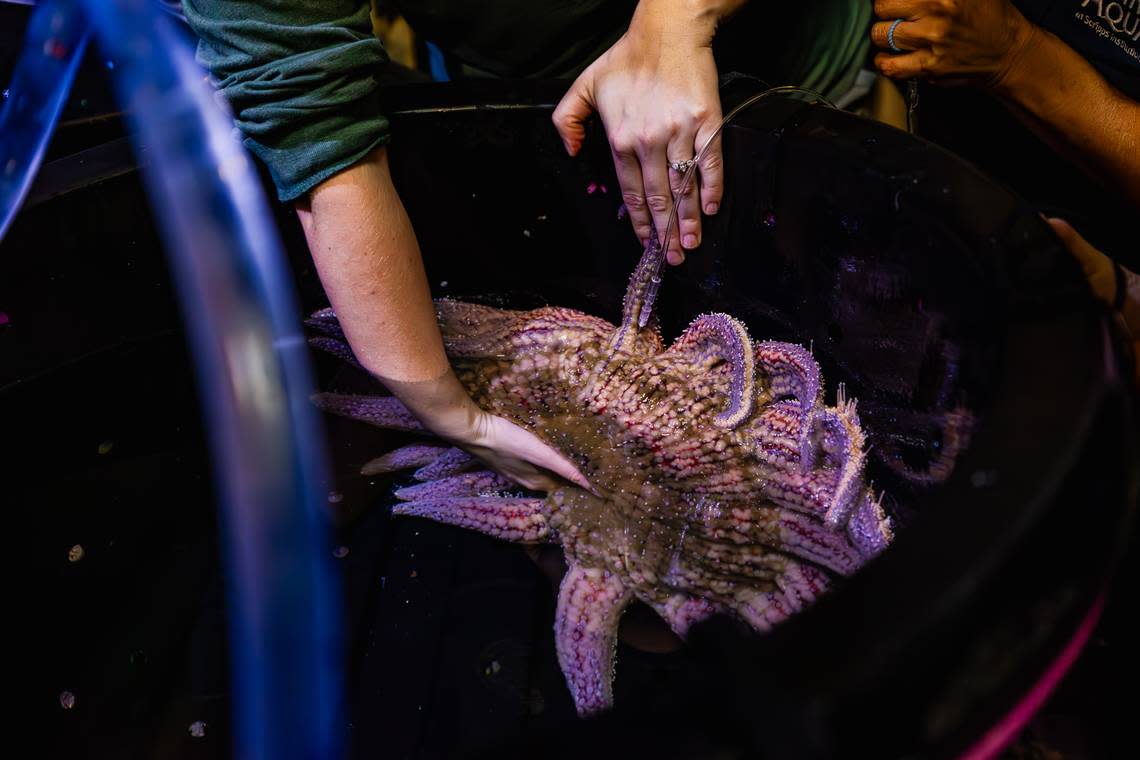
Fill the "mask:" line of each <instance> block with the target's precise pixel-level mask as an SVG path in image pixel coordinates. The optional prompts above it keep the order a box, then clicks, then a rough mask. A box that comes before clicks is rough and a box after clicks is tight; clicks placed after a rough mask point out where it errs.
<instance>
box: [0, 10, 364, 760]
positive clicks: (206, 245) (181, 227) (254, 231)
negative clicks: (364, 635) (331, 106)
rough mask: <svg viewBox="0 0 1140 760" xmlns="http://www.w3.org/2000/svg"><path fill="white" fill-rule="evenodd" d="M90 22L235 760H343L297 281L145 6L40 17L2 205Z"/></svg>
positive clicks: (321, 477)
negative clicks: (182, 369)
mask: <svg viewBox="0 0 1140 760" xmlns="http://www.w3.org/2000/svg"><path fill="white" fill-rule="evenodd" d="M84 16H86V22H89V23H90V25H91V27H92V29H93V31H94V32H95V34H96V37H97V39H98V42H99V45H100V48H101V52H102V53H103V54H105V55H108V56H110V57H111V58H113V59H114V60H115V62H116V66H115V69H114V76H115V85H116V89H117V92H118V96H119V98H120V100H121V102H122V104H123V106H124V108H125V110H126V111H127V112H128V114H129V115H130V118H131V122H132V125H133V128H134V131H135V133H136V136H137V141H136V148H138V146H139V145H140V144H141V145H145V146H146V148H147V156H148V160H147V162H146V166H145V167H144V178H145V180H146V183H147V186H148V189H149V194H150V198H151V202H152V204H153V206H154V210H155V212H156V215H157V217H158V219H159V222H160V224H161V227H162V231H163V235H164V240H165V243H166V248H167V250H168V252H169V255H170V261H171V269H172V271H173V274H174V280H175V283H176V285H177V288H178V294H179V298H180V302H181V307H182V312H183V315H184V318H185V322H186V325H187V330H188V334H189V342H190V347H191V351H192V353H193V356H194V359H195V364H196V367H197V373H198V386H199V388H200V389H201V397H202V400H203V408H204V414H205V417H206V422H207V430H208V431H209V435H210V444H211V450H212V454H213V458H214V468H215V472H216V476H217V477H216V480H217V483H218V487H219V492H220V502H221V508H222V526H223V528H222V529H223V545H224V550H225V553H224V556H225V558H226V585H227V591H228V610H229V621H230V644H231V646H230V651H231V658H230V659H231V674H232V685H233V688H232V693H233V702H234V718H235V720H234V726H235V729H234V733H235V737H234V740H235V756H236V757H240V758H243V759H245V758H249V759H250V760H280V759H286V760H288V759H290V758H307V759H308V758H334V757H339V756H340V754H341V744H342V729H343V724H342V723H341V722H340V716H341V708H342V700H343V694H344V690H343V677H342V667H343V665H342V663H343V658H342V652H341V636H340V622H341V600H340V596H339V593H338V587H337V585H336V583H335V574H334V572H333V568H332V557H331V553H330V549H331V546H330V544H329V542H328V538H329V536H328V525H327V519H326V515H325V512H324V510H325V509H326V508H327V503H326V498H325V497H326V494H327V483H328V481H327V478H326V471H325V464H326V461H325V451H324V448H323V440H324V439H323V433H322V431H321V429H320V426H319V420H318V419H317V417H316V411H315V410H314V408H313V407H312V406H311V405H310V404H309V400H308V399H309V395H310V393H311V391H312V390H313V382H312V378H311V376H310V371H309V363H308V352H307V346H306V343H305V340H304V336H303V334H302V333H301V330H300V325H299V321H298V315H299V310H298V308H297V304H296V302H295V299H294V296H293V284H292V279H291V276H290V273H289V271H288V270H287V268H286V266H285V259H284V256H283V254H282V251H281V247H280V244H279V242H278V239H277V234H276V230H275V228H274V226H273V223H272V220H271V216H270V213H269V209H268V207H267V206H266V203H265V199H264V196H263V194H262V192H261V187H260V184H259V182H258V180H257V176H256V174H255V172H254V170H253V167H252V165H251V164H250V161H249V158H248V157H247V155H246V154H245V152H244V151H243V149H242V147H241V145H240V144H239V142H238V141H237V139H236V138H235V137H234V136H233V130H232V122H231V119H230V117H229V116H228V115H227V114H226V113H225V112H224V111H223V110H222V109H221V107H219V106H218V105H217V103H216V102H215V100H214V98H213V92H212V91H211V89H210V87H209V86H208V85H207V83H206V82H205V80H204V76H203V72H202V71H201V69H200V68H199V67H198V66H197V65H196V64H195V63H194V60H193V53H192V50H191V46H190V44H189V42H188V41H187V40H186V39H184V38H183V37H182V36H181V35H180V34H178V33H177V31H176V30H175V29H174V28H173V26H172V22H171V20H170V19H169V18H168V17H167V16H165V15H163V14H162V11H161V10H160V8H159V6H158V4H157V3H155V2H154V1H153V0H51V1H50V2H47V3H41V4H40V5H39V7H38V8H37V9H36V11H35V14H34V16H33V19H32V22H31V27H30V35H29V39H30V40H31V41H32V47H30V48H28V49H26V50H25V51H24V54H23V56H22V58H21V61H20V63H19V65H18V67H17V74H18V76H17V79H16V80H15V81H14V82H13V84H12V91H13V94H12V96H11V98H15V99H16V102H17V103H19V104H22V105H20V107H19V108H18V109H12V111H11V114H10V113H9V110H8V109H7V108H6V109H5V115H6V116H7V117H8V118H9V119H10V121H8V122H6V124H8V125H9V126H8V127H6V128H5V130H4V135H5V138H4V139H5V142H4V143H2V145H5V146H7V150H8V151H9V155H10V156H11V158H10V159H8V160H12V161H16V162H17V163H16V164H15V165H16V167H17V168H18V169H19V172H15V173H13V176H16V175H17V174H18V175H19V176H20V177H21V181H20V182H19V183H17V182H12V183H6V184H3V185H0V204H2V205H0V208H2V209H6V210H9V209H10V210H11V212H14V210H15V208H16V207H17V206H18V205H19V201H20V198H21V197H22V196H21V193H23V192H25V191H26V188H27V184H28V182H29V181H30V179H31V175H32V174H33V173H34V169H35V165H36V164H37V163H38V161H39V158H40V156H41V154H42V151H43V146H44V144H45V143H46V141H47V138H48V135H49V134H50V131H51V128H52V125H53V122H54V120H55V117H56V116H57V114H58V110H59V104H60V103H62V101H63V99H64V97H65V96H66V92H67V88H68V86H69V84H70V77H71V76H72V75H73V74H74V71H75V65H76V62H77V61H78V59H79V54H80V52H81V41H82V39H83V36H84V32H83V29H84V27H85V25H86V23H85V19H84V18H83V17H84ZM61 29H62V30H66V31H67V32H68V33H69V34H70V35H71V36H69V37H68V38H67V39H69V40H72V41H73V42H72V43H71V44H70V47H67V48H66V50H67V51H68V52H69V53H70V57H67V56H64V57H63V58H60V57H59V56H56V55H54V54H53V55H50V56H49V58H51V59H52V60H51V61H49V63H50V64H51V65H52V66H55V67H56V68H55V69H54V72H55V73H54V74H53V72H52V71H48V70H47V68H46V65H45V64H44V62H43V60H42V59H43V57H44V54H43V49H42V45H41V47H36V45H38V44H41V41H42V38H43V36H44V33H45V30H47V31H48V32H50V33H51V34H56V35H59V34H60V30H61ZM61 39H62V38H61ZM57 52H58V51H57ZM64 59H66V67H64V63H63V61H64ZM38 66H44V69H43V70H42V71H37V70H36V67H38ZM61 67H63V68H61ZM64 74H66V79H65V78H64ZM53 76H55V77H56V78H55V79H54V80H53V79H52V77H53ZM11 98H10V99H11ZM9 129H10V130H11V132H10V133H9ZM3 168H4V164H0V171H2V170H3ZM25 174H26V175H27V176H26V177H25V176H24V175H25ZM11 212H9V213H11Z"/></svg>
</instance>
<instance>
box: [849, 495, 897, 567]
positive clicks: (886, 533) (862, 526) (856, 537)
mask: <svg viewBox="0 0 1140 760" xmlns="http://www.w3.org/2000/svg"><path fill="white" fill-rule="evenodd" d="M847 535H848V537H849V538H850V539H851V543H852V544H854V545H855V546H856V547H858V549H859V551H860V552H862V554H863V557H864V558H867V557H873V556H875V555H876V554H878V553H879V552H881V551H882V550H883V549H886V548H887V546H888V545H889V544H890V543H891V541H893V540H894V537H895V534H894V529H893V527H892V526H891V521H890V518H888V517H887V514H886V512H884V511H883V504H882V497H881V496H880V498H878V499H872V498H871V494H869V493H868V494H867V495H865V496H864V497H863V500H862V502H861V503H860V504H859V507H858V508H857V509H856V510H855V514H853V515H852V516H851V520H850V521H848V523H847Z"/></svg>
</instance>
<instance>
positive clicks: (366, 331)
mask: <svg viewBox="0 0 1140 760" xmlns="http://www.w3.org/2000/svg"><path fill="white" fill-rule="evenodd" d="M297 215H298V216H299V217H300V219H301V225H302V227H304V230H305V237H306V238H307V239H308V241H309V250H310V251H311V252H312V254H313V261H314V262H315V263H316V265H317V272H318V273H319V274H320V277H321V283H322V284H323V285H324V287H325V293H326V294H327V295H328V297H329V300H330V301H331V303H332V306H333V309H334V310H335V311H336V313H337V317H338V318H339V319H340V321H341V324H342V326H343V328H344V331H345V336H346V337H347V338H348V342H349V343H350V344H351V345H352V347H353V350H354V351H355V352H356V354H357V358H358V359H359V360H360V363H361V364H363V365H364V367H365V368H366V369H368V370H369V371H370V372H372V373H373V374H375V375H377V376H378V377H380V378H382V379H390V380H398V381H403V382H418V381H424V380H434V379H435V378H438V377H440V376H441V375H444V374H445V373H447V372H448V370H449V365H448V362H447V357H446V356H445V355H444V352H443V341H442V340H441V339H440V335H439V327H438V326H437V325H436V321H435V308H434V307H433V306H432V301H431V290H430V289H429V287H428V282H427V276H426V275H425V274H424V266H423V260H422V259H421V258H420V248H419V244H418V243H417V242H416V237H415V233H414V232H413V231H412V225H411V222H410V221H409V220H408V216H407V214H406V213H405V212H404V206H403V204H402V203H400V198H399V196H398V195H397V194H396V189H395V187H394V186H393V185H392V178H391V175H390V174H389V173H388V155H387V151H386V150H384V149H380V150H377V151H375V152H373V153H371V154H369V155H368V157H367V158H365V159H364V160H363V161H361V162H360V163H358V164H356V165H355V166H353V167H351V168H349V169H347V170H345V171H343V172H340V173H339V174H336V175H333V176H332V177H331V178H329V179H328V180H326V181H325V182H322V183H321V184H319V185H317V187H316V188H314V189H313V191H312V192H311V193H309V195H308V196H306V197H305V198H303V199H301V200H300V201H299V202H298V203H297Z"/></svg>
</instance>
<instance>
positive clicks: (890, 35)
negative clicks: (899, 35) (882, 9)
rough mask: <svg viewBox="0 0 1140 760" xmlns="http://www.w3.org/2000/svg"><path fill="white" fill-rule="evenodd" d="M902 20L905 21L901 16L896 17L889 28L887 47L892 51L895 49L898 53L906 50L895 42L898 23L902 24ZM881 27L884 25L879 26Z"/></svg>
mask: <svg viewBox="0 0 1140 760" xmlns="http://www.w3.org/2000/svg"><path fill="white" fill-rule="evenodd" d="M902 22H903V20H902V19H901V18H896V19H895V20H894V21H892V22H891V28H890V29H888V30H887V47H889V48H890V49H891V50H892V51H894V52H896V53H904V52H906V51H905V50H903V49H902V48H901V47H899V46H898V45H896V44H895V28H896V27H898V25H899V24H901V23H902ZM879 28H880V29H882V27H879Z"/></svg>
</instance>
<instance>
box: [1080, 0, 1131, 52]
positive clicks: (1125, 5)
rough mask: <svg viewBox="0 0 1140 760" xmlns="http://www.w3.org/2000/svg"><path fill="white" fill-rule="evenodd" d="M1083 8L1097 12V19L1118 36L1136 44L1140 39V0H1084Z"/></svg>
mask: <svg viewBox="0 0 1140 760" xmlns="http://www.w3.org/2000/svg"><path fill="white" fill-rule="evenodd" d="M1081 8H1082V9H1083V10H1085V11H1088V12H1090V13H1091V12H1092V11H1096V17H1097V18H1098V19H1100V20H1101V21H1103V22H1105V23H1106V24H1108V26H1109V28H1111V29H1112V31H1114V32H1116V33H1117V34H1122V35H1124V36H1125V37H1126V38H1128V39H1131V40H1132V41H1133V42H1135V41H1136V40H1137V39H1140V0H1113V1H1112V2H1107V3H1106V2H1104V0H1082V2H1081Z"/></svg>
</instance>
